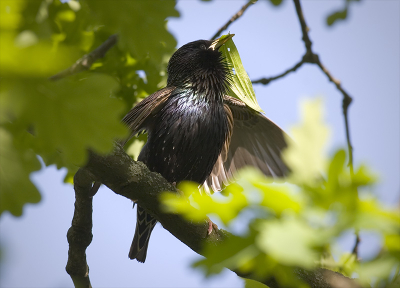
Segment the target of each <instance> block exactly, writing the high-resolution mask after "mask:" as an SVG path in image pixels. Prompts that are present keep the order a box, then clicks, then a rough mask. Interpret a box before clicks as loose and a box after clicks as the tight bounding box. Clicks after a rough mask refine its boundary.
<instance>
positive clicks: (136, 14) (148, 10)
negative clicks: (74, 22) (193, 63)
mask: <svg viewBox="0 0 400 288" xmlns="http://www.w3.org/2000/svg"><path fill="white" fill-rule="evenodd" d="M85 2H86V3H87V4H88V5H89V8H90V10H91V11H92V12H93V17H97V19H98V21H99V23H101V24H102V25H104V27H103V28H102V29H106V30H107V31H109V34H115V33H118V34H119V42H118V46H119V47H120V48H121V49H122V50H127V51H129V52H130V54H131V55H132V57H134V58H146V59H147V60H148V61H149V62H152V63H155V65H156V66H157V67H160V63H162V62H163V55H164V54H165V53H168V54H169V53H171V52H172V51H173V49H174V48H175V46H176V40H175V39H174V37H173V36H172V35H171V34H170V33H168V32H167V29H166V23H167V17H178V16H179V13H178V11H177V10H176V9H175V4H176V3H175V1H130V0H120V1H118V5H117V4H116V3H115V2H113V1H95V0H85Z"/></svg>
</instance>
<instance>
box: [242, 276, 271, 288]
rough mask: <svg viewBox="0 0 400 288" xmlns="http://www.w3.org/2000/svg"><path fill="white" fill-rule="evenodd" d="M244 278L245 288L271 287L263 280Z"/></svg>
mask: <svg viewBox="0 0 400 288" xmlns="http://www.w3.org/2000/svg"><path fill="white" fill-rule="evenodd" d="M242 279H243V280H244V287H245V288H268V287H269V286H267V285H265V284H263V283H261V282H258V281H255V280H252V279H247V278H242Z"/></svg>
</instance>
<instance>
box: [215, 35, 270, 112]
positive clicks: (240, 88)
mask: <svg viewBox="0 0 400 288" xmlns="http://www.w3.org/2000/svg"><path fill="white" fill-rule="evenodd" d="M227 36H228V35H222V36H221V37H220V38H222V39H223V38H224V37H227ZM219 51H221V52H222V55H223V56H224V57H225V60H226V62H227V63H228V65H229V68H233V73H232V83H231V85H230V89H229V93H228V94H229V95H230V96H232V97H235V98H238V99H240V100H242V101H243V102H244V103H246V105H247V106H249V107H250V108H252V109H254V110H256V111H258V112H263V111H262V109H261V107H260V106H259V105H258V103H257V99H256V95H255V93H254V89H253V85H252V84H251V80H250V78H249V76H248V75H247V72H246V70H245V69H244V67H243V64H242V60H241V59H240V56H239V52H238V50H237V48H236V45H235V43H233V41H232V39H230V40H229V41H227V42H226V43H225V44H224V45H223V46H222V47H221V48H219Z"/></svg>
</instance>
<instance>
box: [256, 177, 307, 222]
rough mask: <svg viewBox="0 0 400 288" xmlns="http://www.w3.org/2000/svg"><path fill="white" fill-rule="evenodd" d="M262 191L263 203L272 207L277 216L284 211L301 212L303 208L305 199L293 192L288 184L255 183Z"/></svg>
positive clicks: (269, 207)
mask: <svg viewBox="0 0 400 288" xmlns="http://www.w3.org/2000/svg"><path fill="white" fill-rule="evenodd" d="M253 185H254V186H255V187H257V188H258V189H260V191H261V192H262V196H263V199H262V201H261V203H260V204H261V205H263V206H265V207H267V208H268V209H271V210H272V211H274V212H275V214H276V215H277V216H280V215H281V214H282V213H284V212H296V213H300V211H301V209H302V208H303V205H304V203H303V201H302V200H301V198H300V197H299V195H296V194H295V193H293V191H292V189H291V187H290V186H288V185H276V184H264V183H260V182H258V183H253Z"/></svg>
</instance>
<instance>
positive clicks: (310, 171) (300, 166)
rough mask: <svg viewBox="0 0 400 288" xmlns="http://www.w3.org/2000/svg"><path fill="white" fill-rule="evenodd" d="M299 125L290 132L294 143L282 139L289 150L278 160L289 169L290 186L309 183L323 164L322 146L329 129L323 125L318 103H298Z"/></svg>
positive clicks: (318, 175) (320, 102)
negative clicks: (299, 112) (300, 113)
mask: <svg viewBox="0 0 400 288" xmlns="http://www.w3.org/2000/svg"><path fill="white" fill-rule="evenodd" d="M301 106H302V109H301V110H302V123H301V124H300V125H297V126H295V127H293V128H292V129H291V134H292V137H293V139H294V141H293V140H292V139H290V138H289V139H286V140H287V141H288V143H289V147H288V148H287V149H286V150H284V151H283V153H282V156H283V159H284V160H285V162H286V164H287V165H288V166H289V167H290V169H291V171H292V174H291V180H292V181H293V182H294V183H308V184H311V183H313V182H314V181H315V180H316V179H317V178H319V177H320V173H321V171H323V170H324V169H325V167H326V164H327V159H326V152H325V150H326V144H327V141H328V138H329V134H330V133H329V129H328V127H327V126H326V125H325V124H324V122H323V119H322V118H323V111H322V100H321V99H320V98H317V99H315V100H308V101H305V102H303V103H302V105H301Z"/></svg>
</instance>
